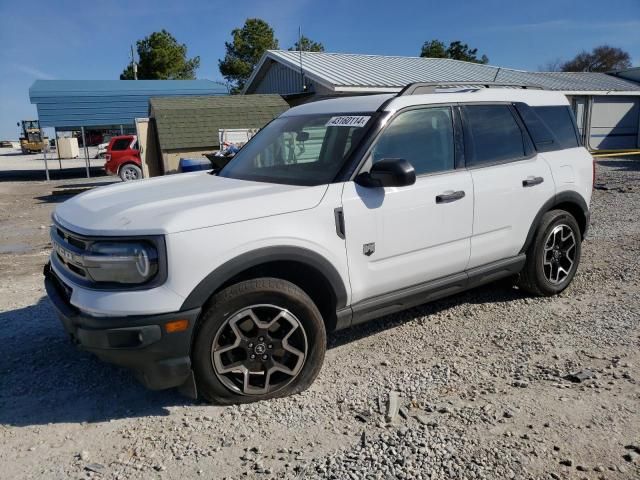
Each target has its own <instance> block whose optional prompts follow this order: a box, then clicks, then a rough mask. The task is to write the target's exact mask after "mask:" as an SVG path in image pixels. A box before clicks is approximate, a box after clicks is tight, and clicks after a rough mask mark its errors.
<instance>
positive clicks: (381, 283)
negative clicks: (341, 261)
mask: <svg viewBox="0 0 640 480" xmlns="http://www.w3.org/2000/svg"><path fill="white" fill-rule="evenodd" d="M456 123H457V122H454V117H453V111H452V108H451V107H449V106H439V107H428V108H417V109H416V108H414V109H410V110H405V111H403V112H401V113H399V114H397V115H396V116H395V117H394V118H392V119H391V121H390V122H389V125H388V126H387V127H386V128H385V130H384V131H383V132H382V133H381V134H380V135H379V137H378V139H377V140H376V141H375V144H374V146H373V148H372V151H371V152H370V154H369V158H368V159H367V162H366V163H365V165H364V167H363V169H362V170H363V171H368V169H369V168H370V166H371V164H372V163H374V162H376V161H379V160H381V159H383V158H403V159H405V160H408V161H409V162H410V163H411V164H412V165H413V167H414V168H415V170H416V175H417V179H416V183H415V184H414V185H411V186H405V187H397V188H396V187H385V188H367V187H363V186H360V185H358V184H356V183H355V182H347V183H345V186H344V190H343V196H342V202H343V211H344V220H345V230H346V248H347V257H348V262H349V276H350V280H351V290H352V304H357V303H358V302H361V301H363V300H368V303H370V302H371V301H374V302H375V297H379V296H381V295H383V294H388V293H390V292H394V291H398V290H402V289H406V288H409V287H412V286H417V285H420V284H423V283H425V282H428V281H430V280H434V279H438V278H441V277H444V276H447V275H450V274H454V273H459V272H463V271H464V270H465V268H466V266H467V263H468V260H469V253H470V238H471V232H472V220H473V185H472V180H471V174H470V173H469V172H468V171H466V170H465V169H456V168H455V165H456V150H457V148H456V145H457V144H459V143H460V142H456V140H455V139H456V133H457V129H456V128H454V124H456ZM458 154H460V152H458ZM399 293H401V292H399Z"/></svg>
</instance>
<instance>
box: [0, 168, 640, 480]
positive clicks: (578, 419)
mask: <svg viewBox="0 0 640 480" xmlns="http://www.w3.org/2000/svg"><path fill="white" fill-rule="evenodd" d="M597 181H598V185H599V188H598V189H597V190H595V192H594V199H593V213H592V215H593V217H592V220H593V222H592V227H591V230H590V232H589V235H588V237H587V239H586V241H585V243H584V248H583V258H582V265H581V266H580V269H579V272H578V275H577V276H576V278H575V281H574V282H573V284H572V286H571V287H570V288H569V289H568V290H566V291H565V292H564V293H563V294H561V295H560V296H558V297H555V298H530V297H527V296H525V295H523V294H522V293H521V292H519V291H518V290H517V289H516V288H510V287H509V286H508V285H505V284H501V285H491V286H487V287H484V288H481V289H477V290H474V291H471V292H467V293H465V294H461V295H457V296H455V297H451V298H449V299H445V300H442V301H438V302H436V303H432V304H429V305H426V306H422V307H419V308H414V309H412V310H409V311H407V312H403V313H400V314H397V315H392V316H388V317H385V318H383V319H380V320H377V321H374V322H371V323H368V324H366V325H364V326H362V327H361V328H357V329H353V330H349V331H344V332H340V333H337V334H332V335H331V336H330V347H331V348H330V350H329V351H328V353H327V358H326V361H325V365H324V367H323V369H322V372H321V374H320V376H319V378H318V380H317V381H316V383H315V384H314V385H313V386H312V388H311V389H310V390H308V391H306V392H304V393H303V394H300V395H297V396H294V397H290V398H285V399H280V400H275V401H269V402H263V403H257V404H252V405H248V406H239V407H218V406H211V405H207V404H204V403H202V402H193V401H190V400H187V399H185V398H182V397H180V396H179V395H178V394H177V393H175V392H172V391H168V392H150V391H146V390H145V389H143V388H142V387H141V386H139V385H138V384H137V383H136V382H135V380H134V379H133V378H132V376H131V375H130V374H129V373H128V372H126V371H123V370H120V369H118V368H116V367H112V366H110V365H106V364H103V363H100V362H99V361H97V360H96V359H94V358H93V357H92V356H90V355H88V354H85V353H81V352H78V351H77V350H76V349H75V348H74V347H73V346H72V345H71V344H70V343H69V342H68V341H67V339H66V337H65V335H64V334H63V331H62V328H61V326H60V325H59V324H58V321H57V319H56V318H55V316H54V314H53V311H52V309H51V306H50V304H49V301H48V300H47V299H46V297H44V292H43V287H42V278H41V268H42V265H43V263H44V262H45V260H46V257H47V255H48V252H49V244H48V239H47V230H46V225H48V223H49V220H48V217H49V215H50V212H51V209H52V208H53V206H54V204H55V203H56V202H57V201H60V200H61V197H58V196H52V195H50V193H51V189H52V186H53V187H55V186H59V185H58V184H56V183H54V184H44V183H40V182H23V183H19V182H13V183H9V182H5V183H0V207H1V208H0V269H1V271H2V273H3V275H2V280H1V282H0V325H2V326H3V328H2V329H1V330H0V346H1V347H2V348H3V350H4V352H3V354H2V355H1V356H0V465H2V468H1V469H0V477H2V478H41V477H44V478H67V477H71V478H121V479H124V478H162V479H183V478H216V479H218V478H228V479H244V478H258V479H271V478H274V479H275V478H278V479H280V478H286V479H303V478H333V479H360V478H371V479H378V478H380V479H395V478H401V479H403V478H406V479H409V478H411V479H413V478H416V479H420V478H423V479H427V478H429V479H449V478H458V479H481V478H487V479H493V478H496V479H498V478H499V479H503V478H507V479H511V478H514V479H529V478H532V479H538V478H540V479H552V478H553V479H558V478H561V479H564V478H567V479H570V478H571V479H573V478H576V479H581V478H586V479H601V478H602V479H631V478H640V411H639V410H640V385H639V381H640V374H639V373H638V371H639V370H638V365H640V348H639V346H640V269H639V262H640V260H639V259H640V221H639V220H638V215H639V212H640V159H637V160H625V159H611V160H603V161H601V162H600V163H599V166H598V171H597ZM62 198H64V197H62Z"/></svg>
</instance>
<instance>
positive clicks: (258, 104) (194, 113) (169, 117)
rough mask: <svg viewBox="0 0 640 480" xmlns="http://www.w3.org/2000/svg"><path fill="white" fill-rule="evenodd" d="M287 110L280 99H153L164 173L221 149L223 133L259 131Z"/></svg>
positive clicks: (269, 97)
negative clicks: (188, 159)
mask: <svg viewBox="0 0 640 480" xmlns="http://www.w3.org/2000/svg"><path fill="white" fill-rule="evenodd" d="M288 109H289V105H288V104H287V102H285V101H284V99H283V98H282V97H281V96H280V95H248V96H244V95H230V96H206V97H201V96H189V97H159V98H152V99H151V100H150V108H149V117H150V119H151V121H152V122H153V128H154V129H155V136H156V137H157V141H158V150H159V155H160V157H161V160H162V171H163V172H164V173H171V172H175V171H177V169H178V164H179V160H180V158H181V157H201V156H202V154H205V153H211V152H213V151H214V150H217V149H219V148H220V141H219V137H218V132H219V131H220V130H223V129H256V130H258V129H260V128H262V127H264V126H265V125H266V124H267V123H269V122H270V121H271V120H273V119H274V118H276V117H277V116H278V115H280V114H281V113H282V112H284V111H285V110H288Z"/></svg>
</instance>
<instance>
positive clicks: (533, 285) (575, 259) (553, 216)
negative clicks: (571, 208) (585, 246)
mask: <svg viewBox="0 0 640 480" xmlns="http://www.w3.org/2000/svg"><path fill="white" fill-rule="evenodd" d="M581 247H582V235H581V233H580V227H579V226H578V222H576V219H575V218H574V217H573V215H571V214H570V213H568V212H566V211H564V210H551V211H549V212H547V213H545V214H544V215H543V217H542V220H541V221H540V226H539V228H538V231H537V232H536V235H535V237H534V239H533V242H532V244H531V246H530V247H529V250H528V251H527V262H526V264H525V267H524V269H523V270H522V272H521V273H520V280H519V282H518V285H519V286H520V287H521V288H522V289H523V290H526V291H528V292H530V293H533V294H534V295H542V296H551V295H556V294H558V293H560V292H562V291H563V290H564V289H565V288H567V287H568V286H569V284H570V283H571V281H572V280H573V277H574V276H575V274H576V271H577V270H578V264H579V263H580V254H581V251H582V248H581Z"/></svg>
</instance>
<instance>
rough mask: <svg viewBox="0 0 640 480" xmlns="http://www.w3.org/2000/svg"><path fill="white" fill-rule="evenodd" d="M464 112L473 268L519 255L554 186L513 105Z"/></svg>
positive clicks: (470, 107)
mask: <svg viewBox="0 0 640 480" xmlns="http://www.w3.org/2000/svg"><path fill="white" fill-rule="evenodd" d="M461 110H462V118H463V124H464V135H465V160H466V166H467V169H468V170H469V171H470V172H471V177H472V180H473V194H474V211H473V234H472V237H471V256H470V259H469V265H468V268H474V267H479V266H482V265H486V264H489V263H491V262H495V261H497V260H502V259H505V258H509V257H513V256H515V255H517V254H518V253H519V252H520V250H521V249H522V247H523V245H524V243H525V240H526V237H527V234H528V232H529V228H530V227H531V224H532V223H533V221H534V218H535V216H536V214H537V213H538V211H539V210H540V208H541V207H542V206H543V205H544V203H545V202H547V200H549V199H551V198H553V196H554V194H555V187H554V182H553V178H552V176H551V171H550V169H549V166H548V164H547V163H546V162H545V160H544V159H543V158H542V157H540V156H539V155H537V154H536V151H535V150H534V148H533V144H532V143H531V140H530V139H529V137H528V135H527V134H526V132H525V128H524V125H522V123H521V120H520V119H519V117H518V116H517V113H516V111H515V109H514V107H513V106H512V105H509V104H477V105H464V106H462V107H461Z"/></svg>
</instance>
